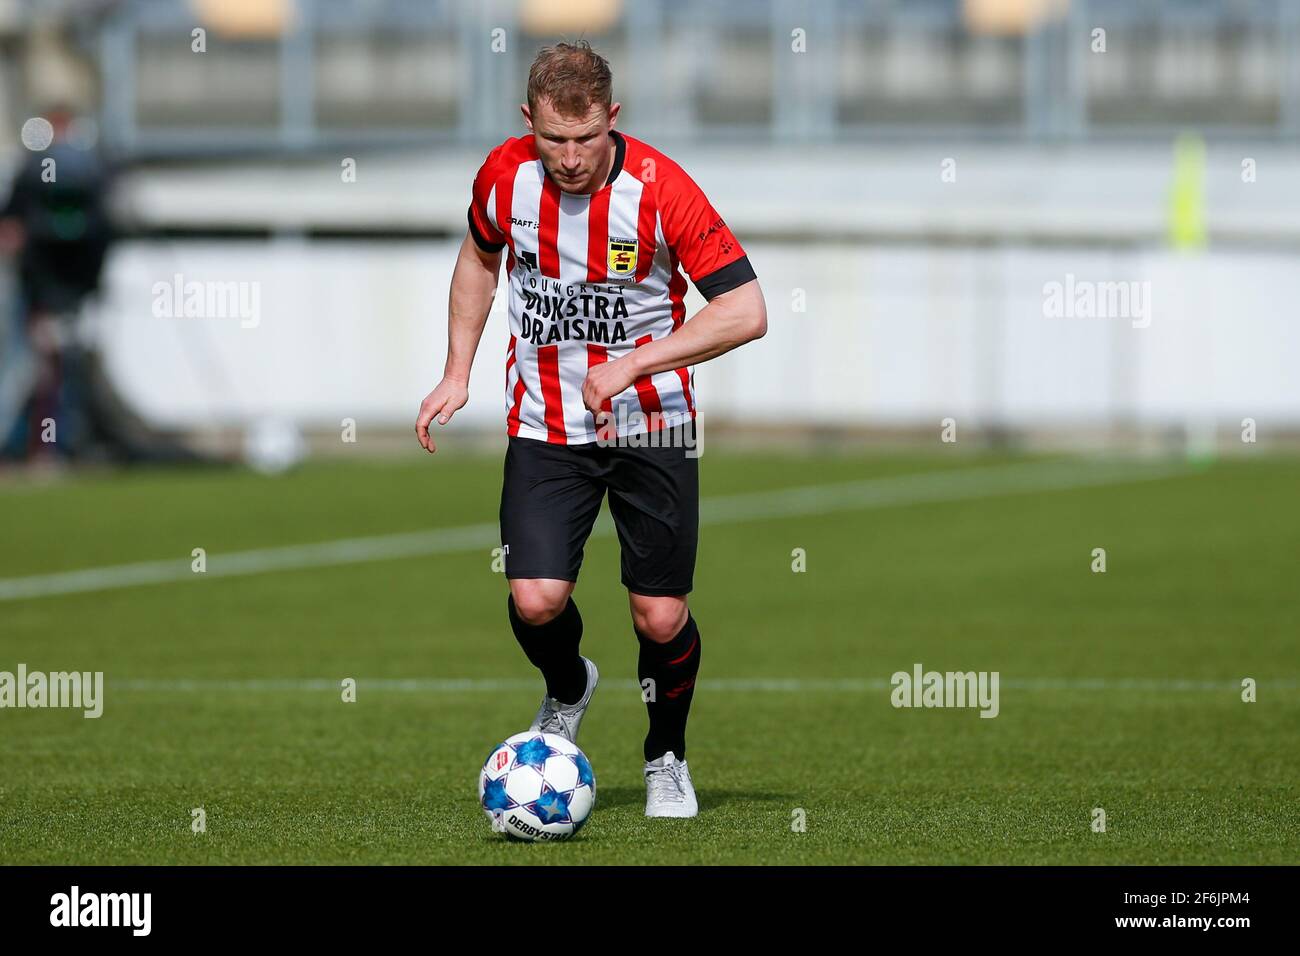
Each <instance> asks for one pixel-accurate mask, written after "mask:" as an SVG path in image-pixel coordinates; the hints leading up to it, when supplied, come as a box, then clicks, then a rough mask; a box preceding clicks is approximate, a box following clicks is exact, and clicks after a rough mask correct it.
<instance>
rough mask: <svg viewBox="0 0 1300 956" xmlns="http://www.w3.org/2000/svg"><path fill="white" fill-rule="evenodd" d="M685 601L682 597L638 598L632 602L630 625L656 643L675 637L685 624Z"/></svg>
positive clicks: (665, 641)
mask: <svg viewBox="0 0 1300 956" xmlns="http://www.w3.org/2000/svg"><path fill="white" fill-rule="evenodd" d="M687 613H688V612H687V609H686V601H685V600H684V599H682V598H671V597H665V598H644V597H642V598H640V599H639V600H637V599H634V600H633V602H632V626H633V627H635V628H636V629H637V632H638V633H640V634H644V635H645V636H646V638H647V639H649V640H652V641H654V642H655V643H657V644H664V643H667V642H668V641H671V640H672V639H673V638H674V637H676V636H677V635H678V634H679V633H680V632H681V629H682V628H683V627H685V626H686V617H687Z"/></svg>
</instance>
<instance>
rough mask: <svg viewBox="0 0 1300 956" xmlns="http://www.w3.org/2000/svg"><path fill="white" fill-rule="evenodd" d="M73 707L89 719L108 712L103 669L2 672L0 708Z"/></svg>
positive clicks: (0, 678) (23, 668) (22, 668)
mask: <svg viewBox="0 0 1300 956" xmlns="http://www.w3.org/2000/svg"><path fill="white" fill-rule="evenodd" d="M7 707H12V708H19V709H21V708H34V709H35V708H42V707H69V708H73V709H77V710H83V711H85V713H84V714H83V716H84V717H86V718H97V717H100V716H101V715H102V714H103V713H104V672H103V671H50V672H49V673H46V672H44V671H29V670H28V669H27V665H26V664H19V665H18V669H17V670H16V671H0V709H4V708H7Z"/></svg>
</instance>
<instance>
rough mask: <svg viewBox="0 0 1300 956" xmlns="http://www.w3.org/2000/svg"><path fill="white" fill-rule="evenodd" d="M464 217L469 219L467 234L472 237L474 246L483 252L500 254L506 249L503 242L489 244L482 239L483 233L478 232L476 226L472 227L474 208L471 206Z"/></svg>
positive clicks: (486, 240) (485, 239)
mask: <svg viewBox="0 0 1300 956" xmlns="http://www.w3.org/2000/svg"><path fill="white" fill-rule="evenodd" d="M465 216H466V218H467V219H469V234H470V235H471V236H473V237H474V242H475V244H476V245H477V246H478V247H479V248H480V249H482V250H483V251H484V252H500V251H501V250H502V249H504V248H505V247H506V244H505V243H504V242H490V241H488V239H487V238H485V237H484V235H483V233H481V232H479V231H478V226H476V225H474V207H473V206H471V207H470V208H469V209H467V210H466V211H465Z"/></svg>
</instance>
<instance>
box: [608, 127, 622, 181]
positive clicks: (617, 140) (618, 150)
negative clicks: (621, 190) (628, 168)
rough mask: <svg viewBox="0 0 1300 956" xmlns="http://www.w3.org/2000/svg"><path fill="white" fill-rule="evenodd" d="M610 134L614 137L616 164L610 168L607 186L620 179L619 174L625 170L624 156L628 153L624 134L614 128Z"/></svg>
mask: <svg viewBox="0 0 1300 956" xmlns="http://www.w3.org/2000/svg"><path fill="white" fill-rule="evenodd" d="M609 135H610V136H612V137H613V138H614V165H613V166H611V167H610V168H609V178H608V179H606V180H605V185H606V186H608V185H609V184H610V183H612V182H613V181H614V180H616V179H618V174H619V173H621V172H622V171H623V156H624V155H625V154H626V153H627V140H625V139H624V138H623V134H621V133H620V132H619V131H618V130H616V129H612V130H610V131H609Z"/></svg>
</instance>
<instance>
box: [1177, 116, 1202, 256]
mask: <svg viewBox="0 0 1300 956" xmlns="http://www.w3.org/2000/svg"><path fill="white" fill-rule="evenodd" d="M1206 242H1207V236H1206V229H1205V140H1204V139H1202V138H1201V137H1200V135H1198V134H1195V133H1184V134H1183V135H1181V136H1179V137H1178V139H1177V140H1176V141H1175V142H1174V180H1173V186H1172V188H1171V189H1170V193H1169V245H1171V246H1172V247H1173V248H1175V249H1183V250H1190V249H1203V248H1205V245H1206Z"/></svg>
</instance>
